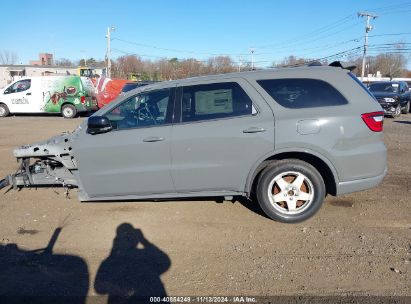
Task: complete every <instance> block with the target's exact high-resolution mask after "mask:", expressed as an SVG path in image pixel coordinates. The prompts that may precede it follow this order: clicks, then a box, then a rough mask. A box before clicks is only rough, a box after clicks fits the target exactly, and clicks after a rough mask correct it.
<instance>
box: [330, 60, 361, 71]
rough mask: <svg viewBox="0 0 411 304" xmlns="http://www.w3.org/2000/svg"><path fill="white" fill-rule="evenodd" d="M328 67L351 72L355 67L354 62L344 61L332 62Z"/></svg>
mask: <svg viewBox="0 0 411 304" xmlns="http://www.w3.org/2000/svg"><path fill="white" fill-rule="evenodd" d="M329 66H332V67H336V68H342V69H345V70H349V71H353V70H354V69H355V68H356V67H357V66H356V65H355V63H354V62H344V61H333V62H331V63H330V64H329Z"/></svg>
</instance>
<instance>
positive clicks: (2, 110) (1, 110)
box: [0, 103, 10, 117]
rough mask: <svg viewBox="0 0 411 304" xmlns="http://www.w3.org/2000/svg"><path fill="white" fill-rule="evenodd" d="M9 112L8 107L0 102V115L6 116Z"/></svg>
mask: <svg viewBox="0 0 411 304" xmlns="http://www.w3.org/2000/svg"><path fill="white" fill-rule="evenodd" d="M9 114H10V111H9V108H8V107H7V106H6V105H5V104H4V103H2V104H0V117H6V116H8V115H9Z"/></svg>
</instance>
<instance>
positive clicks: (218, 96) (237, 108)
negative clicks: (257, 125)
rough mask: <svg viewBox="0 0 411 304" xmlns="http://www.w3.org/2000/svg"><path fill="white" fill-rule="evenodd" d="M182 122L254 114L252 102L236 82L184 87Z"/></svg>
mask: <svg viewBox="0 0 411 304" xmlns="http://www.w3.org/2000/svg"><path fill="white" fill-rule="evenodd" d="M181 114H182V121H183V122H186V121H198V120H209V119H218V118H225V117H233V116H243V115H251V114H252V102H251V99H250V97H248V95H247V94H246V93H245V91H244V90H243V89H242V88H241V86H240V85H239V84H238V83H236V82H223V83H213V84H204V85H194V86H186V87H183V96H182V108H181Z"/></svg>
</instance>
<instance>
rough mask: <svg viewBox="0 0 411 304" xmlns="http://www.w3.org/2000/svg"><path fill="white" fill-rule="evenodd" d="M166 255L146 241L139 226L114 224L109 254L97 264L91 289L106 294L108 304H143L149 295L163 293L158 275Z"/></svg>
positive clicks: (163, 269) (165, 264)
mask: <svg viewBox="0 0 411 304" xmlns="http://www.w3.org/2000/svg"><path fill="white" fill-rule="evenodd" d="M170 265H171V261H170V258H169V257H168V255H167V254H166V253H164V252H163V251H161V250H160V249H159V248H158V247H156V246H155V245H154V244H152V243H150V242H149V241H148V240H147V239H146V238H145V237H144V235H143V233H142V231H141V230H140V229H135V228H134V227H133V226H132V225H131V224H128V223H123V224H121V225H119V226H118V227H117V235H116V237H115V239H114V241H113V247H112V249H111V252H110V255H109V256H108V257H107V258H106V259H105V260H104V261H103V262H102V263H101V265H100V267H99V269H98V271H97V275H96V279H95V282H94V289H95V290H96V292H97V293H98V294H101V295H108V296H109V298H108V303H109V304H113V303H146V302H147V298H148V297H150V296H156V297H162V296H166V295H167V294H166V290H165V287H164V285H163V283H162V282H161V279H160V275H161V274H163V273H164V272H166V271H167V270H168V268H169V267H170Z"/></svg>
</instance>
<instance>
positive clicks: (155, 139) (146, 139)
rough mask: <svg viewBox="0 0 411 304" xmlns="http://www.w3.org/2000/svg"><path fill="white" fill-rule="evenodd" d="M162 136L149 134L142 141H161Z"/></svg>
mask: <svg viewBox="0 0 411 304" xmlns="http://www.w3.org/2000/svg"><path fill="white" fill-rule="evenodd" d="M163 140H164V138H162V137H157V136H150V137H146V138H144V139H143V141H144V142H157V141H163Z"/></svg>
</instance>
